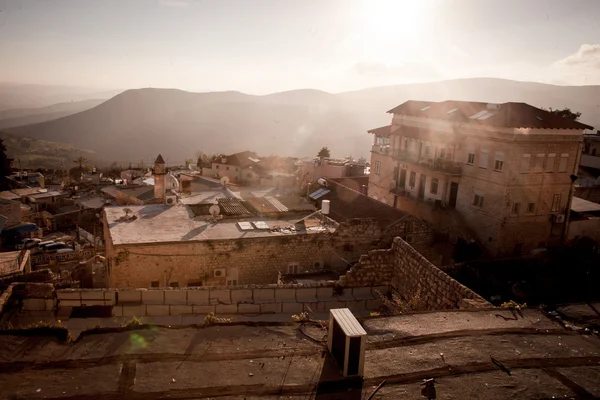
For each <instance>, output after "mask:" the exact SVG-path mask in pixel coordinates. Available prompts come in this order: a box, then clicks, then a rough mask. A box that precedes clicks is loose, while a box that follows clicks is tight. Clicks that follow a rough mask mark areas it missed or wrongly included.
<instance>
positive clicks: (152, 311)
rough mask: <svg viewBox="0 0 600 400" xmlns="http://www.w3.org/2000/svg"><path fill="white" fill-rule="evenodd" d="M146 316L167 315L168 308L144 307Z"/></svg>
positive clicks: (164, 306)
mask: <svg viewBox="0 0 600 400" xmlns="http://www.w3.org/2000/svg"><path fill="white" fill-rule="evenodd" d="M146 315H150V316H153V315H169V306H168V305H164V304H161V305H158V304H154V305H149V306H146Z"/></svg>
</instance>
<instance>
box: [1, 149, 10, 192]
mask: <svg viewBox="0 0 600 400" xmlns="http://www.w3.org/2000/svg"><path fill="white" fill-rule="evenodd" d="M7 175H10V162H9V161H8V157H7V156H6V146H4V140H2V139H0V190H6V189H8V183H7V179H6V176H7Z"/></svg>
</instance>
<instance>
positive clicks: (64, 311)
mask: <svg viewBox="0 0 600 400" xmlns="http://www.w3.org/2000/svg"><path fill="white" fill-rule="evenodd" d="M71 311H73V307H60V308H59V309H58V311H57V312H56V319H58V320H61V321H68V320H69V318H71Z"/></svg>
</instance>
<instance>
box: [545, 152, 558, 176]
mask: <svg viewBox="0 0 600 400" xmlns="http://www.w3.org/2000/svg"><path fill="white" fill-rule="evenodd" d="M554 160H556V154H555V153H550V154H548V158H546V172H554Z"/></svg>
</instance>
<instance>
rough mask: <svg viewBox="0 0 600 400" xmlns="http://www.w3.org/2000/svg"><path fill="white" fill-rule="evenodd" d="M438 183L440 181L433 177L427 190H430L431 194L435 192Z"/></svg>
mask: <svg viewBox="0 0 600 400" xmlns="http://www.w3.org/2000/svg"><path fill="white" fill-rule="evenodd" d="M439 183H440V181H439V179H438V178H433V179H432V180H431V186H430V187H429V191H430V192H431V194H437V192H438V186H439Z"/></svg>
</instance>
